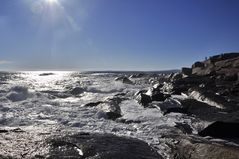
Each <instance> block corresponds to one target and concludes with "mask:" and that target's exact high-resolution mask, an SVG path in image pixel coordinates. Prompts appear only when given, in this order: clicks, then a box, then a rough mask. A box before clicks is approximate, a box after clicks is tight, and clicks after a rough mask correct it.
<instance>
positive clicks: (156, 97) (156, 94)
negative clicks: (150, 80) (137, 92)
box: [145, 88, 168, 101]
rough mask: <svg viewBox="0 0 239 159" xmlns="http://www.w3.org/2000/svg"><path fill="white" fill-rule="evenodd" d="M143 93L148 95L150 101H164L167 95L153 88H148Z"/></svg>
mask: <svg viewBox="0 0 239 159" xmlns="http://www.w3.org/2000/svg"><path fill="white" fill-rule="evenodd" d="M145 94H146V95H148V96H150V98H151V100H152V101H164V100H165V99H166V98H167V97H168V96H166V95H165V94H163V93H161V92H160V90H158V89H155V88H149V89H148V91H147V92H146V93H145Z"/></svg>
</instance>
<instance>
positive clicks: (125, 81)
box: [115, 77, 133, 84]
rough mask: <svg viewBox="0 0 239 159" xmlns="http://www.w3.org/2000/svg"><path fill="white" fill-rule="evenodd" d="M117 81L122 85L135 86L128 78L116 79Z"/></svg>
mask: <svg viewBox="0 0 239 159" xmlns="http://www.w3.org/2000/svg"><path fill="white" fill-rule="evenodd" d="M115 81H121V82H122V83H125V84H133V82H132V81H131V80H130V79H129V78H127V77H117V78H115Z"/></svg>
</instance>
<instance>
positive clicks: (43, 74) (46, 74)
mask: <svg viewBox="0 0 239 159" xmlns="http://www.w3.org/2000/svg"><path fill="white" fill-rule="evenodd" d="M50 75H54V73H41V74H39V76H50Z"/></svg>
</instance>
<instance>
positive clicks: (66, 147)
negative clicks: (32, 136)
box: [48, 133, 162, 159]
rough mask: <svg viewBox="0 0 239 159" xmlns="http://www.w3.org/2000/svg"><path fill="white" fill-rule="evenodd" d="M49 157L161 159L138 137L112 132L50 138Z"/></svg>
mask: <svg viewBox="0 0 239 159" xmlns="http://www.w3.org/2000/svg"><path fill="white" fill-rule="evenodd" d="M49 145H50V153H49V155H48V156H49V157H48V158H52V159H54V158H55V159H56V158H78V159H86V158H87V159H161V158H162V157H161V156H160V155H159V154H158V153H157V152H156V151H155V150H153V149H152V148H151V147H150V146H149V145H148V144H146V143H144V142H143V141H140V140H138V139H133V138H126V137H117V136H114V135H110V134H104V135H103V134H88V133H81V134H74V135H69V136H62V137H57V138H54V139H51V140H49Z"/></svg>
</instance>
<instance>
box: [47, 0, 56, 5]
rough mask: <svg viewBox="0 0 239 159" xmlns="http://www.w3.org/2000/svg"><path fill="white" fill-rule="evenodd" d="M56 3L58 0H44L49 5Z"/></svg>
mask: <svg viewBox="0 0 239 159" xmlns="http://www.w3.org/2000/svg"><path fill="white" fill-rule="evenodd" d="M57 1H58V0H46V2H48V3H51V4H53V3H57Z"/></svg>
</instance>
